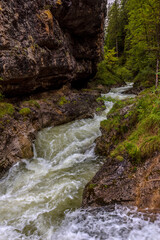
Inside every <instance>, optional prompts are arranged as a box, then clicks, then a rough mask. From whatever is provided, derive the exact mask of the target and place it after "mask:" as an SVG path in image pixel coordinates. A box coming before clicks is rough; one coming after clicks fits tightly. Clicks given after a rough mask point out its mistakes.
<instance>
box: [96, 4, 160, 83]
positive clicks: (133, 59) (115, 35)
mask: <svg viewBox="0 0 160 240" xmlns="http://www.w3.org/2000/svg"><path fill="white" fill-rule="evenodd" d="M159 55H160V1H159V0H115V1H114V3H113V4H112V5H110V7H109V9H108V23H107V29H106V36H105V50H104V61H103V62H101V63H100V64H99V67H98V74H97V76H96V77H97V79H99V80H101V81H102V80H103V83H107V78H106V79H104V78H103V74H102V71H103V70H104V69H105V71H106V74H107V75H108V76H109V77H108V79H109V80H108V81H109V82H114V81H115V79H116V82H117V78H118V79H119V80H118V81H120V80H122V78H123V80H125V81H127V80H128V81H129V80H133V79H134V82H135V84H137V85H138V86H143V87H149V86H152V85H153V84H155V85H156V87H157V86H158V75H159V74H160V73H159ZM108 58H109V59H112V61H111V63H110V62H109V61H108ZM106 69H107V70H106ZM111 75H112V77H111Z"/></svg>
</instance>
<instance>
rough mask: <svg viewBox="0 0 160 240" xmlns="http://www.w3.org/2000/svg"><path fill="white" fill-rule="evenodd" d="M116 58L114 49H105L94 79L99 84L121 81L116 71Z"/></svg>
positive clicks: (107, 84)
mask: <svg viewBox="0 0 160 240" xmlns="http://www.w3.org/2000/svg"><path fill="white" fill-rule="evenodd" d="M117 64H118V58H117V57H116V52H115V50H114V49H111V50H107V49H105V53H104V60H103V61H102V62H100V63H99V64H98V71H97V74H96V77H95V79H96V81H97V83H99V84H102V85H106V86H113V85H116V84H119V83H122V79H121V78H120V77H119V76H118V74H117V73H116V69H117Z"/></svg>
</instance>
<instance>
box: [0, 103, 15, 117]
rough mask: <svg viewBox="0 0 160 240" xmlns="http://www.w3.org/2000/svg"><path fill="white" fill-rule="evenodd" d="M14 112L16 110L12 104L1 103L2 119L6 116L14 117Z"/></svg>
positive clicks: (0, 112) (0, 113) (0, 114)
mask: <svg viewBox="0 0 160 240" xmlns="http://www.w3.org/2000/svg"><path fill="white" fill-rule="evenodd" d="M14 111H15V109H14V106H13V105H12V104H10V103H5V102H3V103H2V102H1V103H0V118H2V117H4V116H5V115H13V113H14Z"/></svg>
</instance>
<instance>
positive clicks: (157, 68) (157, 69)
mask: <svg viewBox="0 0 160 240" xmlns="http://www.w3.org/2000/svg"><path fill="white" fill-rule="evenodd" d="M158 71H159V58H157V66H156V89H157V87H158Z"/></svg>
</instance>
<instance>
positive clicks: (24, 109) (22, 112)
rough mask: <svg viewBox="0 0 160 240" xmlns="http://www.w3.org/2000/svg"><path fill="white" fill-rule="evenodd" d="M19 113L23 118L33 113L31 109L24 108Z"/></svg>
mask: <svg viewBox="0 0 160 240" xmlns="http://www.w3.org/2000/svg"><path fill="white" fill-rule="evenodd" d="M19 113H20V114H21V115H23V116H27V115H29V114H30V113H31V109H30V108H22V109H21V110H20V111H19Z"/></svg>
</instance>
